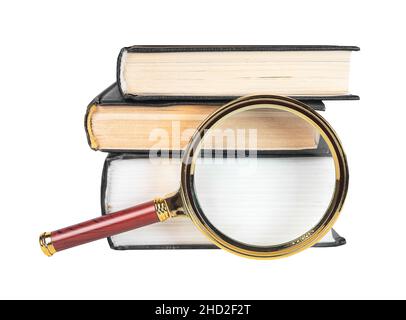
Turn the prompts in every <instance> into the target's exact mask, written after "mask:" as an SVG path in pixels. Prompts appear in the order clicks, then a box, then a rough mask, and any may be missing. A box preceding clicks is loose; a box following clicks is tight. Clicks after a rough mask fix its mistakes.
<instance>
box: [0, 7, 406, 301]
mask: <svg viewBox="0 0 406 320" xmlns="http://www.w3.org/2000/svg"><path fill="white" fill-rule="evenodd" d="M404 13H405V9H404V1H368V2H366V1H344V0H341V1H335V2H332V1H287V0H285V1H278V2H271V1H263V2H260V1H253V0H250V1H241V2H239V1H227V2H226V1H224V2H220V1H208V0H206V1H201V2H196V1H161V2H158V1H146V2H145V3H143V2H141V1H139V2H135V1H111V2H106V1H101V0H99V1H93V2H92V1H77V2H76V1H69V2H66V3H61V2H58V1H17V0H16V1H12V2H11V1H9V2H6V1H2V3H1V4H0V32H1V42H0V47H1V48H0V56H1V59H0V87H1V99H0V108H1V109H0V114H1V117H0V119H1V125H0V133H1V159H0V161H1V166H0V170H1V175H0V188H1V191H0V197H1V202H0V213H1V220H0V235H1V244H2V250H1V257H0V297H1V298H134V299H171V298H173V299H178V298H184V299H186V298H190V299H203V298H214V299H217V298H224V299H237V298H241V299H248V298H260V299H270V298H278V299H279V298H280V299H282V298H321V299H327V298H406V291H405V286H406V277H405V270H406V250H405V244H404V242H405V241H404V239H405V230H406V209H405V198H406V192H405V191H406V186H405V184H406V174H405V172H406V170H405V147H406V144H405V135H406V125H405V115H406V104H405V100H404V99H405V72H406V70H405V69H406V68H405V67H406V64H405V53H406V52H405V49H406V46H405V38H404V30H406V22H405V19H404ZM133 44H338V45H358V46H360V47H361V50H362V51H361V52H359V53H355V54H354V59H353V70H352V75H351V77H352V85H351V86H352V92H353V93H355V94H359V95H360V96H361V98H362V100H361V101H360V102H357V101H355V102H334V103H333V102H329V103H328V104H327V108H328V111H327V112H326V113H325V117H326V118H327V119H328V120H329V121H330V122H331V123H332V125H333V126H334V127H335V128H336V130H337V131H338V133H339V135H340V136H341V139H342V142H343V144H344V147H345V149H346V152H347V154H348V158H349V164H350V169H351V182H350V190H349V194H348V198H347V202H346V205H345V208H344V211H343V215H342V217H341V219H340V220H339V222H338V223H337V230H338V231H339V232H340V233H341V234H342V235H344V236H345V237H346V238H347V240H348V245H347V246H344V247H341V248H332V249H309V250H307V251H305V252H304V253H302V254H300V255H297V256H294V257H291V258H288V259H283V260H278V261H252V260H246V259H242V258H239V257H237V256H234V255H231V254H229V253H226V252H223V251H221V250H218V251H182V250H178V251H132V252H115V251H112V250H110V249H109V248H108V246H107V243H106V241H99V242H97V243H93V244H90V245H87V246H83V247H79V248H77V249H74V250H71V251H66V252H63V253H59V254H57V255H55V256H54V257H52V258H46V257H45V256H43V254H42V253H41V251H40V249H39V246H38V243H37V237H38V234H39V233H40V232H41V231H47V230H48V231H49V230H52V229H55V228H58V227H62V226H65V225H69V224H71V223H73V222H77V221H80V220H83V219H87V218H91V217H93V216H94V215H98V214H99V210H100V204H99V187H100V176H101V170H102V165H103V161H104V158H105V154H103V153H101V152H94V151H91V150H90V149H89V147H88V145H87V142H86V139H85V131H84V128H83V116H84V113H85V108H86V106H87V104H88V102H89V101H90V100H91V99H92V98H93V97H94V96H95V95H96V94H97V93H98V92H100V91H101V90H102V89H104V88H105V87H106V86H107V85H109V84H110V83H112V82H114V79H115V68H116V65H115V63H116V58H117V54H118V52H119V50H120V48H121V47H123V46H127V45H133Z"/></svg>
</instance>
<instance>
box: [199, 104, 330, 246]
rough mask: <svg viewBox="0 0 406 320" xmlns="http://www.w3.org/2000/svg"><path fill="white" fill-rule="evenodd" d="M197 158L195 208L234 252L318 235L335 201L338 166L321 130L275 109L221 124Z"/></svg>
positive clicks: (211, 131) (259, 107) (208, 135)
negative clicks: (313, 234) (239, 249)
mask: <svg viewBox="0 0 406 320" xmlns="http://www.w3.org/2000/svg"><path fill="white" fill-rule="evenodd" d="M195 154H196V156H195V159H194V166H193V172H192V179H193V195H194V200H195V205H196V207H197V209H198V211H199V212H200V213H201V218H202V219H203V220H204V224H205V225H207V226H208V227H209V228H210V229H211V230H212V231H213V232H214V233H215V234H217V235H219V236H220V237H222V238H223V239H225V241H227V242H230V241H232V242H234V243H236V244H237V246H241V245H247V246H251V247H272V246H281V245H287V246H289V245H290V244H293V243H295V242H296V241H297V239H300V238H301V237H306V235H309V234H311V233H312V232H313V230H315V228H316V226H317V225H318V224H319V223H320V221H321V220H322V218H323V217H324V215H325V214H326V210H327V208H329V205H330V203H331V201H332V198H333V195H334V190H335V183H336V171H335V164H334V160H333V157H332V154H331V151H330V149H329V147H328V144H327V143H326V142H325V139H324V138H323V136H322V135H321V132H320V130H319V129H318V128H317V127H316V126H315V125H313V124H312V123H311V122H310V121H308V120H307V119H305V118H303V116H302V115H300V114H298V113H295V112H293V111H286V110H281V109H278V108H277V106H275V107H272V106H269V105H268V106H266V107H264V106H262V105H256V106H253V107H251V108H249V109H243V110H239V112H234V113H230V114H229V115H228V116H226V117H222V118H221V119H219V120H218V122H216V123H215V124H214V125H213V126H212V127H211V128H209V129H207V131H206V132H205V134H204V135H203V138H202V140H201V142H200V145H199V150H198V152H196V153H195Z"/></svg>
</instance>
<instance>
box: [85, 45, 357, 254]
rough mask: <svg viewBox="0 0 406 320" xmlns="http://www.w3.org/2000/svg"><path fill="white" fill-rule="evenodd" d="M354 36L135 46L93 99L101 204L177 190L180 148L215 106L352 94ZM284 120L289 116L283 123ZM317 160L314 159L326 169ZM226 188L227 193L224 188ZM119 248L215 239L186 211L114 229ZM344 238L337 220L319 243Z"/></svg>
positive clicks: (92, 139) (88, 121) (119, 204)
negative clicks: (308, 41) (267, 97)
mask: <svg viewBox="0 0 406 320" xmlns="http://www.w3.org/2000/svg"><path fill="white" fill-rule="evenodd" d="M358 50H359V48H358V47H353V46H132V47H126V48H123V49H122V50H121V52H120V54H119V57H118V62H117V80H116V83H114V84H113V85H111V86H110V87H108V88H107V89H106V90H104V91H103V92H101V93H100V94H99V95H98V96H97V97H96V98H95V99H93V101H92V102H91V103H90V104H89V106H88V108H87V112H86V117H85V127H86V134H87V138H88V143H89V145H90V147H91V148H92V149H93V150H100V151H103V152H107V153H108V155H107V158H106V161H105V165H104V169H103V174H102V188H101V200H102V201H101V202H102V212H103V214H106V213H110V212H114V211H117V210H121V209H124V208H126V207H130V206H133V205H134V204H137V203H142V202H145V201H149V200H151V199H152V198H154V197H156V196H160V195H164V194H166V193H168V192H169V191H172V190H176V189H177V188H178V186H179V181H180V170H179V168H180V161H181V153H182V150H183V149H184V148H185V146H186V145H187V143H188V141H189V139H190V137H191V135H192V134H193V133H194V131H195V129H196V127H197V126H198V125H199V124H200V122H201V121H202V120H203V119H205V118H206V117H207V116H208V115H209V114H210V113H212V112H213V111H215V110H216V109H217V108H219V107H221V106H222V105H223V104H224V103H227V102H229V101H231V100H233V99H234V98H237V97H240V96H244V95H250V94H274V95H284V96H290V97H293V98H295V99H297V100H301V101H303V102H305V103H306V104H308V105H309V106H311V107H312V108H314V109H315V110H317V111H324V110H325V105H324V101H328V100H358V99H359V97H358V96H355V95H351V94H349V88H348V87H349V71H350V57H351V53H352V52H353V51H358ZM282 125H283V124H282ZM319 169H320V168H317V167H315V168H313V170H319ZM219 197H220V195H219ZM108 240H109V244H110V246H111V248H113V249H120V250H124V249H153V248H156V249H169V248H215V246H213V245H212V244H211V243H210V242H209V240H207V239H206V238H205V237H204V236H203V235H202V234H200V232H199V231H198V230H197V229H196V228H195V227H194V225H193V223H192V222H191V221H189V219H188V218H187V217H179V218H176V219H171V220H170V221H167V222H165V223H162V224H156V225H152V226H148V227H146V228H141V229H137V230H133V231H129V232H126V233H122V234H119V235H115V236H113V237H110V238H109V239H108ZM343 244H345V239H344V238H343V237H341V236H339V235H338V233H337V232H335V231H334V230H332V231H331V232H330V233H329V234H328V235H327V236H326V237H325V238H324V239H323V240H322V241H321V242H320V243H319V244H317V245H316V246H319V247H328V246H339V245H343Z"/></svg>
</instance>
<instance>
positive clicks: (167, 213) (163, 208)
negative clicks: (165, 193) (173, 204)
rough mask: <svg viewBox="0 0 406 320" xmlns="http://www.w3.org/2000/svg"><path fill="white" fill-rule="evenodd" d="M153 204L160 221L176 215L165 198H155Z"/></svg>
mask: <svg viewBox="0 0 406 320" xmlns="http://www.w3.org/2000/svg"><path fill="white" fill-rule="evenodd" d="M154 205H155V211H156V214H157V216H158V219H159V221H160V222H164V221H165V220H168V219H169V218H173V217H176V215H177V214H176V212H174V211H172V210H171V209H170V208H169V206H168V203H167V202H166V200H165V199H162V198H155V199H154Z"/></svg>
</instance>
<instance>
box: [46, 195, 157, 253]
mask: <svg viewBox="0 0 406 320" xmlns="http://www.w3.org/2000/svg"><path fill="white" fill-rule="evenodd" d="M159 221H160V220H159V218H158V215H157V213H156V211H155V203H154V201H150V202H146V203H143V204H140V205H137V206H135V207H131V208H127V209H124V210H121V211H117V212H114V213H110V214H107V215H104V216H101V217H98V218H95V219H92V220H89V221H86V222H82V223H79V224H76V225H73V226H70V227H67V228H63V229H60V230H56V231H53V232H51V233H48V234H44V235H43V236H42V240H40V241H43V243H42V244H41V246H42V247H43V246H45V248H44V249H46V250H47V251H48V252H45V251H44V252H45V253H46V254H48V255H52V254H53V253H54V252H55V251H62V250H65V249H69V248H72V247H75V246H79V245H81V244H85V243H88V242H91V241H95V240H99V239H102V238H106V237H109V236H112V235H115V234H118V233H122V232H126V231H129V230H132V229H136V228H140V227H143V226H146V225H149V224H153V223H156V222H159ZM46 237H48V239H46Z"/></svg>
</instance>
